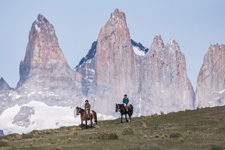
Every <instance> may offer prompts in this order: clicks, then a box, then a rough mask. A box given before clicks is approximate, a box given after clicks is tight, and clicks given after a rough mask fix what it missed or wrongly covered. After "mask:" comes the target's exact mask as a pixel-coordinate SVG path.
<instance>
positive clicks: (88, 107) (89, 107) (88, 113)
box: [84, 100, 91, 118]
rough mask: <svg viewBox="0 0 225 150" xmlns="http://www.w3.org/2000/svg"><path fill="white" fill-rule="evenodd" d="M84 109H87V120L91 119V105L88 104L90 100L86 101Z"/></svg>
mask: <svg viewBox="0 0 225 150" xmlns="http://www.w3.org/2000/svg"><path fill="white" fill-rule="evenodd" d="M84 108H85V111H86V112H87V118H89V116H90V109H91V105H90V104H89V103H88V100H86V101H85V105H84Z"/></svg>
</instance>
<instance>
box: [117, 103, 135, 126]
mask: <svg viewBox="0 0 225 150" xmlns="http://www.w3.org/2000/svg"><path fill="white" fill-rule="evenodd" d="M118 111H119V112H120V114H121V123H123V115H125V119H126V121H127V122H128V120H127V114H128V116H129V119H130V120H129V122H130V121H131V116H132V114H133V105H131V104H130V105H129V106H128V111H127V110H126V108H125V106H124V104H116V112H118Z"/></svg>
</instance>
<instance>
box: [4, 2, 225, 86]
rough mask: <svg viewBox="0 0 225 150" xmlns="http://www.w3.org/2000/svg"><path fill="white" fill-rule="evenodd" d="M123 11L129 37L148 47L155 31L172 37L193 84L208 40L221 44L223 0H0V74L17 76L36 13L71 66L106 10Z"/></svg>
mask: <svg viewBox="0 0 225 150" xmlns="http://www.w3.org/2000/svg"><path fill="white" fill-rule="evenodd" d="M116 8H118V9H119V10H120V11H123V12H124V13H125V14H126V19H127V25H128V28H129V29H130V34H131V38H132V39H134V40H135V41H137V42H141V43H142V44H143V45H144V46H146V47H148V48H149V47H150V45H151V44H152V41H153V38H154V36H155V35H161V36H162V39H163V41H164V44H166V43H167V42H168V41H169V39H175V40H176V41H177V42H178V43H179V45H180V48H181V51H182V52H183V53H184V55H185V57H186V64H187V72H188V76H189V79H190V80H191V82H192V84H193V87H194V88H195V87H196V82H197V76H198V73H199V70H200V67H201V65H202V62H203V57H204V55H205V53H206V51H207V50H208V48H209V46H210V44H216V43H219V44H222V43H223V44H225V9H224V8H225V1H224V0H154V1H153V0H111V1H109V0H107V1H106V0H80V1H77V0H14V1H13V0H0V18H1V21H0V77H3V78H4V79H5V80H6V82H8V84H9V85H10V86H11V87H15V86H16V84H17V82H18V81H19V64H20V61H21V60H23V59H24V56H25V51H26V46H27V43H28V35H29V31H30V28H31V25H32V23H33V22H34V20H35V19H36V18H37V16H38V14H42V15H44V16H45V17H46V18H47V19H48V20H49V21H50V23H52V24H53V26H54V28H55V30H56V35H57V37H58V40H59V45H60V47H61V49H62V51H63V53H64V56H65V57H66V59H67V61H68V63H69V65H70V67H71V68H74V67H75V66H76V65H77V64H78V63H79V61H80V59H81V58H82V57H83V56H85V55H86V54H87V52H88V50H89V49H90V47H91V44H92V42H93V41H95V40H96V39H97V37H98V33H99V31H100V29H101V27H103V26H104V25H105V23H106V22H107V20H108V19H109V17H110V14H111V13H112V12H113V11H114V10H115V9H116Z"/></svg>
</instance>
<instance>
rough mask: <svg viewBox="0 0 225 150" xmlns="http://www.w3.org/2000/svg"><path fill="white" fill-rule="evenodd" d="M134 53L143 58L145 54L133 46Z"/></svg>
mask: <svg viewBox="0 0 225 150" xmlns="http://www.w3.org/2000/svg"><path fill="white" fill-rule="evenodd" d="M133 50H134V53H135V54H137V55H139V56H145V52H144V51H142V50H140V49H139V47H136V46H133Z"/></svg>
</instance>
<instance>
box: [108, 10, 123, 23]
mask: <svg viewBox="0 0 225 150" xmlns="http://www.w3.org/2000/svg"><path fill="white" fill-rule="evenodd" d="M117 23H119V24H125V25H126V15H125V13H123V12H122V11H119V9H116V10H115V11H114V12H113V13H111V15H110V18H109V20H108V22H107V23H106V25H115V24H117Z"/></svg>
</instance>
